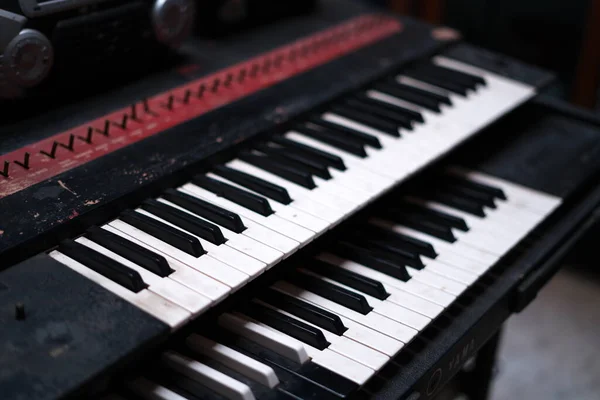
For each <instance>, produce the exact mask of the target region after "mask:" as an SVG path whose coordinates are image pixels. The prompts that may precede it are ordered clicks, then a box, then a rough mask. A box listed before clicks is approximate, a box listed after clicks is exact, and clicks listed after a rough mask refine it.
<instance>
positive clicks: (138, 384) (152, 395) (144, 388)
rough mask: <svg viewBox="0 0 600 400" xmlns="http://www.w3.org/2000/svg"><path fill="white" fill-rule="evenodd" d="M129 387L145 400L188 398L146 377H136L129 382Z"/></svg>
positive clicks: (179, 399) (182, 399)
mask: <svg viewBox="0 0 600 400" xmlns="http://www.w3.org/2000/svg"><path fill="white" fill-rule="evenodd" d="M127 387H128V388H129V389H130V390H131V391H132V392H133V393H134V394H136V395H138V396H140V397H141V398H142V399H145V400H188V399H187V398H186V397H183V396H181V395H179V394H177V393H175V392H173V391H172V390H169V389H167V388H166V387H164V386H161V385H159V384H157V383H154V382H152V381H150V380H148V379H146V378H136V379H134V380H133V381H130V382H127Z"/></svg>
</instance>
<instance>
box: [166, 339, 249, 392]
mask: <svg viewBox="0 0 600 400" xmlns="http://www.w3.org/2000/svg"><path fill="white" fill-rule="evenodd" d="M161 359H162V361H163V362H164V363H165V365H167V366H168V367H169V368H172V369H173V370H175V371H177V372H179V373H181V374H183V375H185V376H187V377H188V378H190V379H192V380H195V381H196V382H198V383H201V384H202V385H204V386H206V387H207V388H209V389H211V390H213V391H215V392H216V393H218V394H220V395H222V396H224V397H226V398H228V399H231V400H255V398H254V394H253V393H252V390H251V389H250V387H249V386H248V385H246V384H244V383H242V382H239V381H237V380H235V379H233V378H231V377H229V376H227V375H225V374H224V373H222V372H220V371H217V370H216V369H213V368H211V367H209V366H208V365H205V364H202V363H201V362H198V361H196V360H193V359H191V358H189V357H186V356H184V355H181V354H179V353H175V352H173V351H166V352H164V353H163V355H162V357H161Z"/></svg>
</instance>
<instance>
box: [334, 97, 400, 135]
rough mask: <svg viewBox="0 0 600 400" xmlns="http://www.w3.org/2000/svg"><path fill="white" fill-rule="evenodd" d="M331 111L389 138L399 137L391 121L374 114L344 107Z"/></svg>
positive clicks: (395, 125)
mask: <svg viewBox="0 0 600 400" xmlns="http://www.w3.org/2000/svg"><path fill="white" fill-rule="evenodd" d="M331 111H332V112H333V113H335V114H337V115H339V116H341V117H344V118H348V119H350V120H353V121H355V122H358V123H360V124H363V125H366V126H368V127H370V128H373V129H377V130H379V131H381V132H383V133H385V134H387V135H389V136H392V137H400V131H399V130H398V124H397V123H396V122H394V121H393V120H390V119H387V118H384V117H381V116H379V115H376V114H369V113H366V112H363V111H360V110H358V109H356V108H353V107H349V106H346V105H334V106H332V107H331ZM374 137H375V136H374ZM378 141H379V139H378Z"/></svg>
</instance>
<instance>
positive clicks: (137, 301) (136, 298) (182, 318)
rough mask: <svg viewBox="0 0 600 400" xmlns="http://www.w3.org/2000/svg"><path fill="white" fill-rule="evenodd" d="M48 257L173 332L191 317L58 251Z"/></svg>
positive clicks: (163, 299)
mask: <svg viewBox="0 0 600 400" xmlns="http://www.w3.org/2000/svg"><path fill="white" fill-rule="evenodd" d="M50 257H52V258H54V259H55V260H56V261H58V262H60V263H61V264H64V265H66V266H67V267H69V268H71V269H72V270H74V271H75V272H78V273H79V274H81V275H83V276H85V277H86V278H88V279H89V280H91V281H94V282H95V283H97V284H98V285H100V286H102V287H103V288H105V289H107V290H109V291H111V292H113V293H114V294H116V295H117V296H119V297H121V298H123V299H125V300H127V301H128V302H130V303H131V304H133V305H135V306H137V307H139V308H140V309H142V310H144V311H145V312H147V313H148V314H150V315H152V316H153V317H154V318H157V319H159V320H161V321H162V322H164V323H165V324H167V325H169V326H170V327H171V329H173V330H174V329H177V328H179V327H181V326H182V325H183V324H185V323H186V322H187V321H188V320H189V319H190V317H191V313H190V312H189V311H187V310H185V309H184V308H183V307H180V306H178V305H177V304H174V303H172V302H170V301H168V300H167V299H165V298H163V297H161V296H158V295H156V294H154V293H152V292H151V291H149V290H141V291H139V292H138V293H134V292H132V291H131V290H129V289H126V288H124V287H123V286H121V285H119V284H118V283H115V282H113V281H111V280H110V279H108V278H105V277H104V276H103V275H101V274H99V273H97V272H96V271H94V270H92V269H90V268H88V267H86V266H85V265H83V264H81V263H79V262H77V261H75V260H73V259H72V258H70V257H67V256H66V255H64V254H62V253H59V252H58V251H53V252H51V253H50Z"/></svg>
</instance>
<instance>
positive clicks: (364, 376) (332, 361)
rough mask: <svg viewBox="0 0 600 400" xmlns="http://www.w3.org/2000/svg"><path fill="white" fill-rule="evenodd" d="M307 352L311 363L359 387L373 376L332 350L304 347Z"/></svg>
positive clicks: (359, 365) (358, 364) (373, 372)
mask: <svg viewBox="0 0 600 400" xmlns="http://www.w3.org/2000/svg"><path fill="white" fill-rule="evenodd" d="M306 347H307V348H308V349H309V350H308V351H309V354H310V357H311V359H312V362H313V363H315V364H317V365H320V366H322V367H324V368H327V369H328V370H330V371H333V372H335V373H337V374H338V375H341V376H343V377H344V378H346V379H349V380H351V381H353V382H355V383H357V384H359V385H364V384H365V383H366V382H367V381H368V380H369V378H371V377H372V376H373V375H375V371H374V370H373V369H371V368H369V367H367V366H365V365H362V364H360V363H359V362H357V361H354V360H352V359H350V358H348V357H346V356H343V355H341V354H340V353H337V352H335V351H333V350H329V349H325V350H318V349H315V348H314V347H310V346H308V345H307V346H306Z"/></svg>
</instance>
